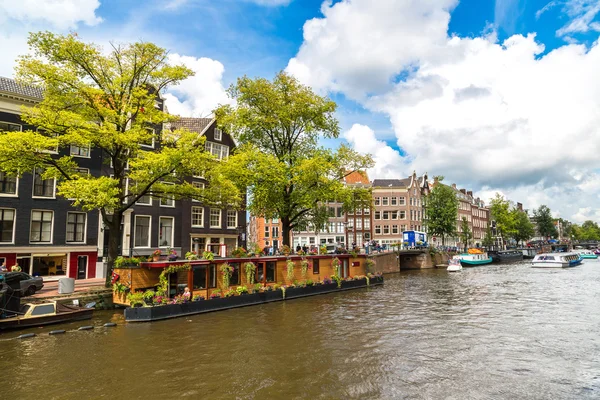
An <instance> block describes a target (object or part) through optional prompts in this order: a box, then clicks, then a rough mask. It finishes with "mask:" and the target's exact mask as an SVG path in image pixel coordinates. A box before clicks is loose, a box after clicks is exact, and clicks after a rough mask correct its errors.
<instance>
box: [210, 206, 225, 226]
mask: <svg viewBox="0 0 600 400" xmlns="http://www.w3.org/2000/svg"><path fill="white" fill-rule="evenodd" d="M213 210H219V225H213V224H212V211H213ZM222 219H223V210H221V209H220V208H211V209H210V211H209V214H208V226H209V227H211V228H221V227H222V226H223V221H222Z"/></svg>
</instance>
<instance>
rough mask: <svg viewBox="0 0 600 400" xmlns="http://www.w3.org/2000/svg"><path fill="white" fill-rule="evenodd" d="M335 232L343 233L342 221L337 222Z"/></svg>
mask: <svg viewBox="0 0 600 400" xmlns="http://www.w3.org/2000/svg"><path fill="white" fill-rule="evenodd" d="M337 233H344V223H343V222H338V223H337Z"/></svg>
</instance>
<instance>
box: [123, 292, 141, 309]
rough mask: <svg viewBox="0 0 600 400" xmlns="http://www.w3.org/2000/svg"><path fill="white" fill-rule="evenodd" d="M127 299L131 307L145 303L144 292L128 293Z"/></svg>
mask: <svg viewBox="0 0 600 400" xmlns="http://www.w3.org/2000/svg"><path fill="white" fill-rule="evenodd" d="M127 301H129V305H131V307H142V306H143V305H144V293H142V292H135V293H129V294H128V295H127Z"/></svg>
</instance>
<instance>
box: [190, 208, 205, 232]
mask: <svg viewBox="0 0 600 400" xmlns="http://www.w3.org/2000/svg"><path fill="white" fill-rule="evenodd" d="M194 208H200V209H201V210H202V219H201V220H200V225H194ZM191 211H192V212H191V213H190V220H191V221H190V223H191V224H192V228H204V206H192V208H191Z"/></svg>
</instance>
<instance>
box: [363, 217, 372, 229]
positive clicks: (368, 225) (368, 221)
mask: <svg viewBox="0 0 600 400" xmlns="http://www.w3.org/2000/svg"><path fill="white" fill-rule="evenodd" d="M364 225H365V227H364V229H371V220H370V219H365V224H364Z"/></svg>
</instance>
